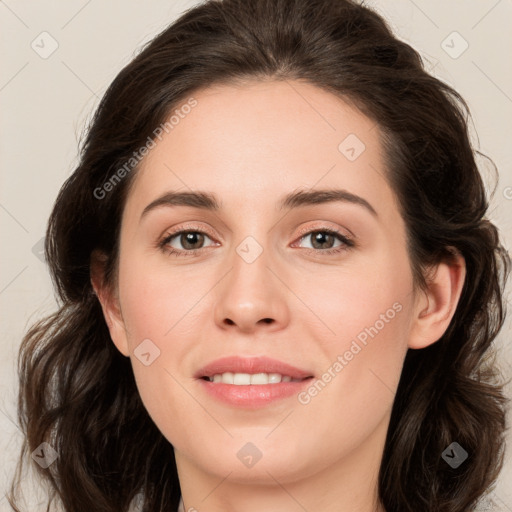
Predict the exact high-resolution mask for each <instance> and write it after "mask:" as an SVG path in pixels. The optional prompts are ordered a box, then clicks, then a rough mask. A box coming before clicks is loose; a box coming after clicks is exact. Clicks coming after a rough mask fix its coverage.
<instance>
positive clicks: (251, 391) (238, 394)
mask: <svg viewBox="0 0 512 512" xmlns="http://www.w3.org/2000/svg"><path fill="white" fill-rule="evenodd" d="M225 372H232V373H251V374H253V373H280V374H281V375H288V376H290V377H291V378H292V379H303V380H301V381H299V382H280V383H278V384H262V385H250V384H249V385H246V386H237V385H234V384H224V383H213V382H209V381H208V380H205V379H204V377H211V376H213V375H216V374H219V373H225ZM195 377H196V378H197V379H198V382H199V384H200V385H201V387H202V388H203V389H204V390H205V391H206V392H207V393H208V394H209V395H210V396H212V397H213V398H215V399H217V400H220V401H222V402H224V403H227V404H229V405H232V406H236V407H242V408H246V409H256V408H259V407H263V406H265V405H267V404H269V403H271V402H273V401H276V400H281V399H283V398H287V397H289V396H292V395H297V394H298V393H299V392H300V391H301V390H302V389H303V388H304V387H305V386H307V385H308V384H309V382H310V380H311V379H310V378H308V377H312V373H311V372H308V371H306V370H301V369H299V368H296V367H295V366H291V365H289V364H286V363H283V362H281V361H277V360H276V359H269V358H267V357H250V358H241V357H225V358H222V359H218V360H216V361H213V362H211V363H209V364H207V365H206V366H204V367H203V368H201V369H200V370H199V371H198V372H197V373H196V375H195Z"/></svg>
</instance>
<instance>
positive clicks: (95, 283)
mask: <svg viewBox="0 0 512 512" xmlns="http://www.w3.org/2000/svg"><path fill="white" fill-rule="evenodd" d="M106 263H107V256H106V255H105V254H104V253H102V252H100V251H98V250H94V251H93V252H92V254H91V261H90V267H91V284H92V287H93V289H94V292H95V294H96V297H97V298H98V300H99V301H100V304H101V309H102V310H103V316H104V317H105V322H106V324H107V326H108V330H109V332H110V337H111V338H112V341H113V342H114V344H115V345H116V347H117V349H118V350H119V352H121V353H122V354H123V355H125V356H126V357H128V356H129V354H130V351H129V348H128V339H127V336H126V327H125V324H124V320H123V316H122V314H121V308H120V304H119V297H118V296H117V294H116V292H115V291H114V290H113V288H114V287H113V286H109V285H108V283H107V282H106V279H105V268H106Z"/></svg>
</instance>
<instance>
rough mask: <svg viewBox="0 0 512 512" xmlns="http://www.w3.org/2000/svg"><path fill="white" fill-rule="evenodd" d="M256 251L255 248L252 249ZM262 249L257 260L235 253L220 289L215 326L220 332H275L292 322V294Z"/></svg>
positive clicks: (218, 291)
mask: <svg viewBox="0 0 512 512" xmlns="http://www.w3.org/2000/svg"><path fill="white" fill-rule="evenodd" d="M250 250H254V248H250ZM267 254H268V253H267V251H265V250H263V252H261V254H259V255H258V256H257V257H256V259H254V260H253V261H251V260H252V258H250V257H249V258H247V257H246V255H245V254H244V253H242V252H240V253H238V252H236V251H234V254H233V256H232V258H231V260H230V264H231V265H230V267H231V268H230V270H229V272H228V273H227V274H226V275H225V277H224V278H223V279H222V280H221V282H220V283H219V285H218V286H217V287H216V288H217V297H216V303H215V310H214V316H215V323H216V324H217V325H218V326H219V327H220V328H221V329H224V330H226V329H231V330H238V331H240V332H244V333H255V332H256V331H258V330H261V329H264V330H265V331H267V332H273V331H277V330H280V329H283V328H285V327H286V325H287V324H288V322H289V316H290V312H289V308H288V300H289V298H290V297H289V296H290V291H289V289H288V288H287V286H286V285H285V284H284V283H285V282H286V279H285V276H282V275H280V274H282V271H279V269H278V268H277V265H276V264H275V263H272V262H271V261H270V258H269V257H267Z"/></svg>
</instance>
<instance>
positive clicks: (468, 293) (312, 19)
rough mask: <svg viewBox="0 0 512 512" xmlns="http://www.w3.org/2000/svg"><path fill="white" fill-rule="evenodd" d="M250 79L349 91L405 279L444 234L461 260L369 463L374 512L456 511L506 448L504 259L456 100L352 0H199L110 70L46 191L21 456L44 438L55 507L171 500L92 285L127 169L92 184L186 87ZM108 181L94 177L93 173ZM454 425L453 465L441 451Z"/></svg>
mask: <svg viewBox="0 0 512 512" xmlns="http://www.w3.org/2000/svg"><path fill="white" fill-rule="evenodd" d="M246 79H259V80H267V79H271V80H302V81H305V82H308V83H310V84H313V85H315V86H317V87H320V88H322V89H323V90H326V91H328V92H331V93H332V94H335V95H338V96H339V97H341V98H343V99H345V100H347V101H350V102H352V103H353V104H355V105H356V106H357V107H358V108H359V109H360V110H361V111H362V112H363V113H364V114H365V115H367V116H369V117H370V118H372V119H374V120H375V121H376V122H377V123H378V125H379V126H380V128H381V131H382V134H383V136H382V142H383V145H384V148H385V150H386V155H387V168H388V180H389V182H390V184H391V185H392V188H393V189H394V191H395V193H396V196H397V198H398V200H399V204H400V208H401V213H402V215H403V218H404V220H405V222H406V226H407V235H408V249H409V254H410V260H411V267H412V269H413V272H414V276H415V283H416V284H417V285H418V286H424V285H425V282H426V281H425V276H426V271H427V269H428V268H429V266H430V265H433V264H436V263H439V262H441V261H443V260H447V259H449V258H450V257H451V255H452V249H450V248H455V249H456V250H457V251H459V252H460V253H461V254H462V256H463V257H464V259H465V262H466V268H467V275H466V280H465V283H464V287H463V290H462V295H461V297H460V300H459V303H458V307H457V310H456V312H455V315H454V317H453V319H452V321H451V323H450V325H449V327H448V329H447V330H446V332H445V334H444V335H443V336H442V338H441V339H440V340H439V341H438V342H436V343H434V344H433V345H431V346H429V347H427V348H424V349H421V350H409V351H408V353H407V355H406V358H405V362H404V366H403V372H402V376H401V380H400V383H399V386H398V390H397V394H396V397H395V401H394V405H393V410H392V417H391V422H390V425H389V430H388V435H387V439H386V444H385V449H384V455H383V460H382V464H381V468H380V474H379V495H380V499H381V501H382V503H383V505H384V507H385V508H386V510H387V511H388V512H418V511H419V510H421V511H423V510H428V511H429V512H464V511H470V510H473V508H474V506H475V504H476V503H477V501H478V500H479V498H480V497H481V496H482V495H483V494H484V493H485V492H486V491H487V490H488V489H489V487H490V486H491V484H493V482H494V481H495V480H496V478H497V475H498V473H499V471H500V469H501V466H502V463H503V448H504V432H505V429H506V422H505V406H506V399H505V397H504V395H503V393H502V387H503V384H501V385H500V384H499V383H498V373H497V369H496V367H495V366H494V362H493V361H492V358H490V357H489V354H493V352H492V343H493V340H494V339H495V338H496V335H497V333H498V331H499V330H500V328H501V326H502V324H503V321H504V301H503V290H504V285H505V281H506V277H507V275H508V271H509V259H508V256H507V254H506V252H505V251H504V250H503V248H502V246H501V245H500V241H499V236H498V231H497V229H496V227H495V226H494V225H493V224H492V223H491V222H490V221H489V220H488V219H486V218H485V215H486V212H487V209H488V200H487V197H486V192H485V189H484V185H483V182H482V179H481V176H480V174H479V172H478V169H477V165H476V162H475V152H474V151H473V149H472V147H471V144H470V140H469V135H468V116H469V112H468V108H467V105H466V104H465V103H464V100H463V99H462V98H461V97H460V96H459V95H458V93H457V92H456V91H454V90H453V89H452V88H450V87H449V86H448V85H446V84H444V83H442V82H441V81H439V80H438V79H436V78H434V77H432V76H430V75H429V74H428V73H427V72H426V71H425V70H424V68H423V66H422V61H421V58H420V56H419V55H418V53H417V52H416V51H414V50H413V49H412V48H411V47H410V46H408V45H407V44H405V43H404V42H402V41H399V40H398V39H396V38H395V37H394V36H393V35H392V33H391V31H390V30H389V28H388V26H387V25H386V23H385V22H384V21H383V19H382V18H381V17H380V16H379V15H377V14H376V13H375V12H373V11H372V10H370V9H368V8H366V7H364V6H361V5H358V4H357V3H355V2H353V1H351V0H251V1H249V2H248V1H246V0H224V1H215V0H210V1H206V2H203V3H202V4H200V5H198V6H196V7H195V8H192V9H190V10H189V11H187V12H186V13H184V14H183V15H182V16H181V17H180V18H179V19H178V20H177V21H175V22H174V23H173V24H172V25H171V26H169V27H168V28H167V29H166V30H164V31H163V32H162V33H161V34H159V35H158V36H157V37H155V38H154V39H153V40H152V41H151V42H150V43H149V44H148V45H147V46H146V47H145V48H144V49H143V50H142V51H141V52H140V53H139V54H138V56H137V57H136V58H135V59H134V60H133V61H132V62H131V63H130V64H128V65H127V66H126V67H125V68H124V69H123V70H122V71H121V72H120V73H119V74H118V76H117V77H116V78H115V80H114V81H113V83H112V84H111V85H110V87H109V88H108V90H107V91H106V93H105V95H104V96H103V98H102V100H101V103H100V105H99V107H98V109H97V111H96V113H95V116H94V118H93V120H92V122H91V124H90V126H89V128H88V132H87V136H86V139H85V141H84V143H83V145H82V147H81V159H80V162H79V165H78V167H77V168H76V170H75V172H74V173H73V174H72V175H71V177H70V178H69V179H68V180H67V181H66V182H65V183H64V185H63V187H62V189H61V190H60V193H59V195H58V198H57V200H56V203H55V205H54V208H53V211H52V214H51V217H50V220H49V224H48V230H47V236H46V245H45V254H46V260H47V262H48V265H49V268H50V271H51V275H52V279H53V281H54V284H55V288H56V292H57V293H58V296H59V300H60V309H59V310H58V311H57V312H56V313H54V314H53V315H51V316H49V317H48V318H46V319H43V320H41V321H39V322H38V323H36V324H35V325H33V326H32V327H31V329H30V330H29V331H28V333H27V334H26V336H25V337H24V339H23V342H22V344H21V349H20V354H19V376H20V380H19V384H20V391H19V404H18V418H19V423H20V427H21V428H22V429H23V431H24V432H25V434H26V440H25V443H24V446H23V449H22V453H21V457H20V461H19V462H18V468H17V475H16V478H15V481H13V484H12V486H11V492H10V495H9V497H8V499H9V502H10V503H11V505H12V506H13V508H14V510H17V511H18V510H19V509H18V508H17V507H16V505H15V498H14V492H15V488H18V487H19V483H20V482H19V481H20V475H21V467H22V465H23V460H24V458H25V457H26V455H27V454H28V452H32V451H33V450H35V449H36V448H37V447H38V446H39V445H40V444H41V443H42V442H43V441H46V442H48V443H49V444H50V445H51V446H52V447H53V448H54V449H55V450H56V451H57V453H58V455H59V456H58V458H57V459H56V460H55V461H54V462H53V463H52V464H51V465H50V466H49V467H48V468H46V469H42V468H40V467H39V466H37V465H35V464H34V466H35V467H36V469H37V470H38V471H39V473H40V475H41V477H42V478H43V479H45V481H46V482H48V483H49V485H50V486H51V490H52V493H51V499H50V502H49V504H48V508H47V510H49V509H50V505H51V503H52V501H53V499H54V497H55V496H56V495H57V496H58V497H59V499H60V500H61V501H62V505H63V507H64V509H65V510H66V511H69V512H78V511H83V510H94V511H96V512H100V511H101V512H122V511H126V510H127V509H128V505H129V502H130V501H131V500H132V498H133V497H134V496H135V494H136V493H137V492H138V491H143V492H144V495H145V503H144V508H143V510H144V511H151V512H159V511H161V512H163V511H169V510H175V509H176V508H177V505H178V501H179V496H180V486H179V480H178V476H177V471H176V466H175V462H174V455H173V448H172V446H171V445H170V443H169V442H168V441H167V440H166V439H165V438H164V436H163V435H162V434H161V433H160V431H159V430H158V429H157V428H156V426H155V424H154V423H153V421H152V420H151V418H150V417H149V415H148V413H147V411H146V409H145V407H144V405H143V403H142V402H141V399H140V396H139V393H138V390H137V387H136V384H135V380H134V376H133V372H132V369H131V365H130V360H129V358H126V357H124V356H123V355H122V354H121V353H120V352H119V351H118V350H117V349H116V347H115V346H114V344H113V342H112V341H111V339H110V335H109V331H108V329H107V326H106V324H105V321H104V317H103V314H102V310H101V307H100V304H99V302H98V299H97V298H96V296H95V295H94V294H93V293H92V289H91V282H90V260H91V254H92V251H93V250H94V249H98V250H100V251H102V252H103V253H104V254H105V255H106V258H107V267H106V269H107V272H106V277H107V280H108V281H112V280H113V279H115V269H116V264H117V258H118V242H119V229H120V219H121V213H122V211H123V207H124V203H125V199H126V194H127V191H128V187H129V186H130V183H132V181H133V176H134V175H135V173H136V168H134V170H133V171H132V172H130V173H127V175H126V176H125V177H123V179H121V180H120V181H119V183H117V184H116V186H115V187H113V188H112V190H110V191H109V192H108V193H107V194H105V195H104V197H102V198H98V197H97V196H98V194H95V193H94V191H95V190H98V189H99V188H102V187H103V186H104V184H105V183H106V182H107V181H108V180H109V179H110V178H111V176H112V175H113V174H114V173H115V172H116V171H117V170H118V169H119V168H121V167H122V166H123V165H124V164H125V162H126V161H128V160H129V159H130V157H132V155H133V152H134V151H136V150H137V149H138V148H140V147H141V146H142V145H144V143H145V142H146V140H147V138H148V137H150V138H154V130H155V128H156V127H158V126H159V125H160V124H161V123H163V122H165V121H166V119H168V116H169V114H170V112H171V110H172V109H174V108H176V107H177V106H178V105H179V104H180V102H182V101H184V100H185V99H186V98H187V97H190V95H191V94H192V93H193V91H196V90H199V89H201V88H205V87H208V86H210V85H212V84H220V83H226V84H229V83H234V82H236V81H244V80H246ZM103 190H105V189H103ZM452 441H457V442H458V443H459V444H460V445H461V446H462V447H463V448H464V449H465V450H466V451H467V452H468V454H469V457H468V459H467V460H466V461H465V462H464V463H463V464H462V465H461V466H459V467H458V468H457V469H454V468H452V467H450V466H449V465H448V464H447V463H446V462H445V461H444V460H443V459H442V457H441V454H442V452H443V450H445V448H446V447H447V446H448V445H450V443H451V442H452Z"/></svg>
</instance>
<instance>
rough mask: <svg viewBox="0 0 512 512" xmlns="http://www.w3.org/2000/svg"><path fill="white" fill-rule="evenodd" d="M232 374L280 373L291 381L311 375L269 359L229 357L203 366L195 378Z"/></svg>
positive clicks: (305, 371)
mask: <svg viewBox="0 0 512 512" xmlns="http://www.w3.org/2000/svg"><path fill="white" fill-rule="evenodd" d="M225 372H232V373H251V374H253V373H280V374H281V375H287V376H290V377H291V378H292V379H304V378H306V377H312V376H313V375H312V373H311V372H308V371H307V370H303V369H300V368H297V367H295V366H292V365H291V364H288V363H284V362H282V361H278V360H277V359H271V358H269V357H240V356H230V357H223V358H221V359H216V360H215V361H212V362H210V363H208V364H207V365H205V366H203V367H202V368H201V369H200V370H199V371H198V372H197V373H196V374H195V377H196V378H199V379H200V378H202V377H212V376H213V375H217V374H221V373H225Z"/></svg>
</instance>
